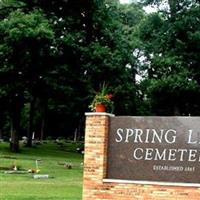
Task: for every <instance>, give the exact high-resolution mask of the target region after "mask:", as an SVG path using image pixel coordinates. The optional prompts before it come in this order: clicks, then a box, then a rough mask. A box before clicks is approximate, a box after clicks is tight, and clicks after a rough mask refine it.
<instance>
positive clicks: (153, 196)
mask: <svg viewBox="0 0 200 200" xmlns="http://www.w3.org/2000/svg"><path fill="white" fill-rule="evenodd" d="M110 117H114V115H111V114H108V113H86V135H85V158H84V178H83V200H200V188H198V187H192V184H191V185H190V187H185V186H177V185H176V184H174V185H176V186H168V185H155V184H152V185H151V184H146V183H142V182H141V183H132V182H127V183H126V182H124V181H121V182H120V181H113V180H108V179H106V169H107V144H108V133H109V120H110ZM166 176H167V173H166ZM197 176H199V174H197Z"/></svg>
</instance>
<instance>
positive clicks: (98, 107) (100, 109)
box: [95, 104, 106, 112]
mask: <svg viewBox="0 0 200 200" xmlns="http://www.w3.org/2000/svg"><path fill="white" fill-rule="evenodd" d="M95 111H96V112H106V106H105V105H104V104H97V105H96V107H95Z"/></svg>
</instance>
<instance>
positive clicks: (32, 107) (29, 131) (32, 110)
mask: <svg viewBox="0 0 200 200" xmlns="http://www.w3.org/2000/svg"><path fill="white" fill-rule="evenodd" d="M35 101H36V98H35V97H33V99H32V100H31V103H30V111H29V127H28V134H27V137H28V140H27V145H26V146H27V147H32V134H33V118H34V111H35Z"/></svg>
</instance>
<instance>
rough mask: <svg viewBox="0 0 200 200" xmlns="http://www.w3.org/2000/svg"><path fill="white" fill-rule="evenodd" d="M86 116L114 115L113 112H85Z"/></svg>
mask: <svg viewBox="0 0 200 200" xmlns="http://www.w3.org/2000/svg"><path fill="white" fill-rule="evenodd" d="M85 115H86V116H108V117H114V116H115V115H114V114H111V113H106V112H86V113H85Z"/></svg>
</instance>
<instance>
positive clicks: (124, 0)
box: [120, 0, 130, 3]
mask: <svg viewBox="0 0 200 200" xmlns="http://www.w3.org/2000/svg"><path fill="white" fill-rule="evenodd" d="M129 1H130V0H120V3H129Z"/></svg>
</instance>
